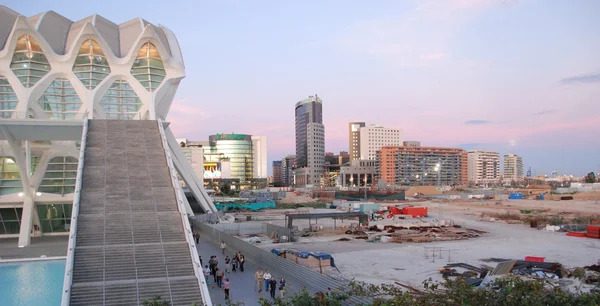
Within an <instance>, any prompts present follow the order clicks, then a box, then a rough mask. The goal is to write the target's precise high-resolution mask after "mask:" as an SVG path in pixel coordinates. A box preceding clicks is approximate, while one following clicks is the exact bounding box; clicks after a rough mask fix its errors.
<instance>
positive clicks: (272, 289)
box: [269, 277, 277, 299]
mask: <svg viewBox="0 0 600 306" xmlns="http://www.w3.org/2000/svg"><path fill="white" fill-rule="evenodd" d="M276 288H277V280H276V279H275V277H271V279H269V293H270V294H271V298H272V299H275V289H276Z"/></svg>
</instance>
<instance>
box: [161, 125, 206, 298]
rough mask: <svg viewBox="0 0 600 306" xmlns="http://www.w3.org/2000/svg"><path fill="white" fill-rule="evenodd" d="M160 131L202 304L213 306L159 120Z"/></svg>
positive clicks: (169, 151)
mask: <svg viewBox="0 0 600 306" xmlns="http://www.w3.org/2000/svg"><path fill="white" fill-rule="evenodd" d="M157 121H158V130H159V132H160V136H161V140H162V143H163V147H164V148H165V154H166V157H167V165H168V167H169V174H170V175H171V183H172V185H173V188H174V189H175V197H176V200H177V207H178V209H179V214H180V216H181V220H182V222H183V229H184V235H185V240H186V242H187V243H188V246H189V249H190V255H191V256H192V261H193V262H194V264H193V265H192V266H193V267H194V274H195V275H196V278H197V279H198V285H199V287H200V294H201V295H202V303H203V305H205V306H212V301H211V299H210V293H209V291H208V285H207V284H206V279H205V278H204V273H203V272H202V265H201V264H200V258H199V257H198V250H197V249H196V242H195V241H194V238H193V236H192V229H191V227H190V221H189V220H188V216H187V213H186V210H185V207H184V206H183V199H182V198H181V194H183V193H182V190H181V187H180V186H179V179H178V178H177V172H176V171H175V167H174V166H173V159H172V158H171V150H170V149H169V144H168V142H167V137H166V135H165V130H164V127H163V120H162V119H160V118H159V119H158V120H157Z"/></svg>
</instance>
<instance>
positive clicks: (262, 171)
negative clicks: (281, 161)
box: [252, 136, 268, 178]
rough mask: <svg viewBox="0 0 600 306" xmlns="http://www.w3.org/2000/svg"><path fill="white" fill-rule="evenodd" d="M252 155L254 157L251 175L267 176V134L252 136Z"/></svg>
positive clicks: (256, 176) (255, 176)
mask: <svg viewBox="0 0 600 306" xmlns="http://www.w3.org/2000/svg"><path fill="white" fill-rule="evenodd" d="M252 155H253V157H254V167H253V173H254V175H253V177H254V178H267V177H268V172H267V171H268V170H267V169H268V163H267V136H252Z"/></svg>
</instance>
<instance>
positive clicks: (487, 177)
mask: <svg viewBox="0 0 600 306" xmlns="http://www.w3.org/2000/svg"><path fill="white" fill-rule="evenodd" d="M467 158H468V162H467V176H468V180H469V183H471V184H496V183H499V182H500V155H499V154H498V152H491V151H480V150H473V151H469V152H468V153H467Z"/></svg>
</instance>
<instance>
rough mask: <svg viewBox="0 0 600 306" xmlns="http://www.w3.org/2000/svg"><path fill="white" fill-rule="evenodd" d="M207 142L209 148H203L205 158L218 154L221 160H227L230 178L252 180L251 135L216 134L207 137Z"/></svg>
mask: <svg viewBox="0 0 600 306" xmlns="http://www.w3.org/2000/svg"><path fill="white" fill-rule="evenodd" d="M209 142H210V147H209V148H205V153H204V154H205V156H211V155H215V154H219V156H220V157H221V158H222V159H228V160H229V165H230V171H231V177H230V178H239V179H240V180H241V181H249V180H251V179H252V175H253V170H254V158H253V154H252V136H251V135H241V134H217V135H211V136H209ZM207 150H208V151H207Z"/></svg>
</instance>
